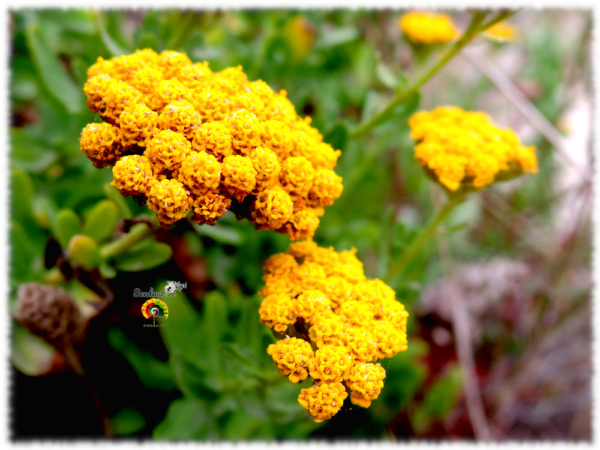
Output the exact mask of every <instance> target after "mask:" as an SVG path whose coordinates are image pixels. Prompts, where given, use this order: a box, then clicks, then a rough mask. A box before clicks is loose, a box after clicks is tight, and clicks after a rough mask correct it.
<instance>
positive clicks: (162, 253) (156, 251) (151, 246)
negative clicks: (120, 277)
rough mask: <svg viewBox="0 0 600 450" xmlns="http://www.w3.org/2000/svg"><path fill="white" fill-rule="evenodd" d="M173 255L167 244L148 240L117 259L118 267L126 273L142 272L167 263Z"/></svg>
mask: <svg viewBox="0 0 600 450" xmlns="http://www.w3.org/2000/svg"><path fill="white" fill-rule="evenodd" d="M172 254H173V251H172V250H171V247H169V246H168V245H167V244H164V243H162V242H156V241H153V240H151V239H147V240H145V241H143V242H140V243H139V244H137V245H135V246H133V247H131V249H130V250H129V251H128V252H126V253H124V254H123V255H121V256H118V257H117V258H115V260H116V267H117V269H118V270H122V271H124V272H141V271H143V270H149V269H153V268H154V267H158V266H160V265H161V264H164V263H166V262H167V261H168V260H169V259H171V256H172Z"/></svg>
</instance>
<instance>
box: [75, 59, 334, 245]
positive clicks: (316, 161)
mask: <svg viewBox="0 0 600 450" xmlns="http://www.w3.org/2000/svg"><path fill="white" fill-rule="evenodd" d="M84 92H85V94H86V96H87V104H88V107H89V108H90V109H91V110H92V111H94V112H98V113H99V114H100V116H101V117H102V118H103V119H104V120H105V122H104V123H99V124H97V123H92V124H89V125H87V126H86V127H85V128H84V130H83V132H82V134H81V139H80V143H81V150H82V151H84V152H85V153H86V155H87V156H88V158H89V159H90V160H91V161H92V163H93V164H94V166H95V167H98V168H102V167H112V168H113V169H112V170H113V182H112V184H113V185H114V186H115V187H116V188H117V189H118V190H119V191H120V192H121V194H122V195H124V196H131V197H133V198H134V199H136V200H137V201H138V202H140V203H141V202H143V203H146V204H147V205H148V207H149V208H150V209H151V210H153V211H155V212H156V214H157V216H158V219H159V222H160V224H161V225H163V226H170V225H171V224H173V223H175V222H177V221H178V220H181V219H183V218H185V217H187V215H188V214H190V213H191V214H193V215H192V217H191V218H192V220H193V221H195V222H196V223H198V224H200V225H203V224H208V225H214V224H215V223H216V222H217V220H218V219H219V218H220V217H221V216H222V215H223V214H225V212H226V211H227V210H228V209H230V208H231V209H232V211H234V212H235V213H236V215H237V216H238V218H243V217H245V218H247V219H249V220H251V221H252V222H253V223H254V225H255V226H256V228H257V229H267V230H276V231H278V232H280V233H286V234H288V235H289V236H290V237H291V239H293V240H296V239H301V238H306V237H311V236H312V235H313V234H314V232H315V230H316V229H317V227H318V226H319V217H320V216H322V215H323V213H324V209H323V208H324V207H325V206H329V205H331V204H332V203H333V202H334V201H335V200H336V199H337V198H338V197H339V196H340V195H341V193H342V190H343V186H342V179H341V177H339V176H338V175H337V174H336V173H335V172H334V171H333V168H334V167H335V166H336V164H337V159H338V157H339V155H340V151H339V150H334V149H333V148H332V147H331V146H330V145H329V144H327V143H325V142H323V136H322V135H321V134H320V133H319V131H318V130H316V129H315V128H313V127H312V126H311V125H310V123H311V120H310V118H304V119H302V118H300V117H299V116H298V115H297V114H296V111H295V108H294V105H293V104H292V103H291V102H290V101H289V100H288V98H287V93H286V92H285V91H280V92H279V93H275V92H274V91H273V90H272V89H271V88H270V87H269V86H268V85H267V84H265V83H264V82H263V81H260V80H259V81H254V82H251V81H249V80H248V79H247V77H246V75H245V74H244V72H243V71H242V68H241V66H238V67H230V68H228V69H225V70H222V71H220V72H214V73H213V72H212V71H211V69H210V68H209V66H208V63H206V62H203V63H196V64H193V63H192V62H191V61H190V60H189V58H188V57H187V55H185V54H184V53H178V52H173V51H164V52H162V53H160V54H157V53H155V52H154V51H152V50H148V49H146V50H138V51H137V52H136V53H134V54H132V55H126V56H121V57H118V58H112V59H111V60H104V59H102V58H98V62H97V63H96V64H94V65H93V66H92V67H91V68H90V69H89V70H88V81H87V83H86V84H85V87H84Z"/></svg>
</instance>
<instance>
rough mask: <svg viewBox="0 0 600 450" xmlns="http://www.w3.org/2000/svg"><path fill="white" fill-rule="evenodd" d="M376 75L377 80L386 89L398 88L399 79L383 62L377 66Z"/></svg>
mask: <svg viewBox="0 0 600 450" xmlns="http://www.w3.org/2000/svg"><path fill="white" fill-rule="evenodd" d="M375 74H376V75H377V79H378V80H379V81H380V82H381V84H383V85H384V86H385V87H387V88H390V89H396V87H397V86H398V79H397V78H396V76H395V75H394V74H393V73H392V72H391V71H390V69H389V68H388V67H387V66H386V65H385V64H384V63H383V62H382V61H379V63H378V64H377V67H376V68H375Z"/></svg>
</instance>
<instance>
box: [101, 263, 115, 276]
mask: <svg viewBox="0 0 600 450" xmlns="http://www.w3.org/2000/svg"><path fill="white" fill-rule="evenodd" d="M98 269H99V270H100V275H102V276H103V277H104V278H106V279H109V280H110V279H112V278H114V277H116V276H117V270H116V269H115V268H114V267H113V266H111V265H110V264H107V263H103V264H100V267H99V268H98Z"/></svg>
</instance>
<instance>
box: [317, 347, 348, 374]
mask: <svg viewBox="0 0 600 450" xmlns="http://www.w3.org/2000/svg"><path fill="white" fill-rule="evenodd" d="M350 367H352V358H351V357H350V355H349V354H348V349H347V348H346V347H338V346H333V345H329V346H325V347H320V348H319V349H318V350H317V351H316V352H315V356H314V357H313V358H311V360H310V361H309V362H308V369H309V371H310V376H311V377H313V378H314V379H315V380H323V381H326V382H328V383H331V382H336V381H342V380H343V379H344V377H345V376H346V374H347V372H348V370H350Z"/></svg>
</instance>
